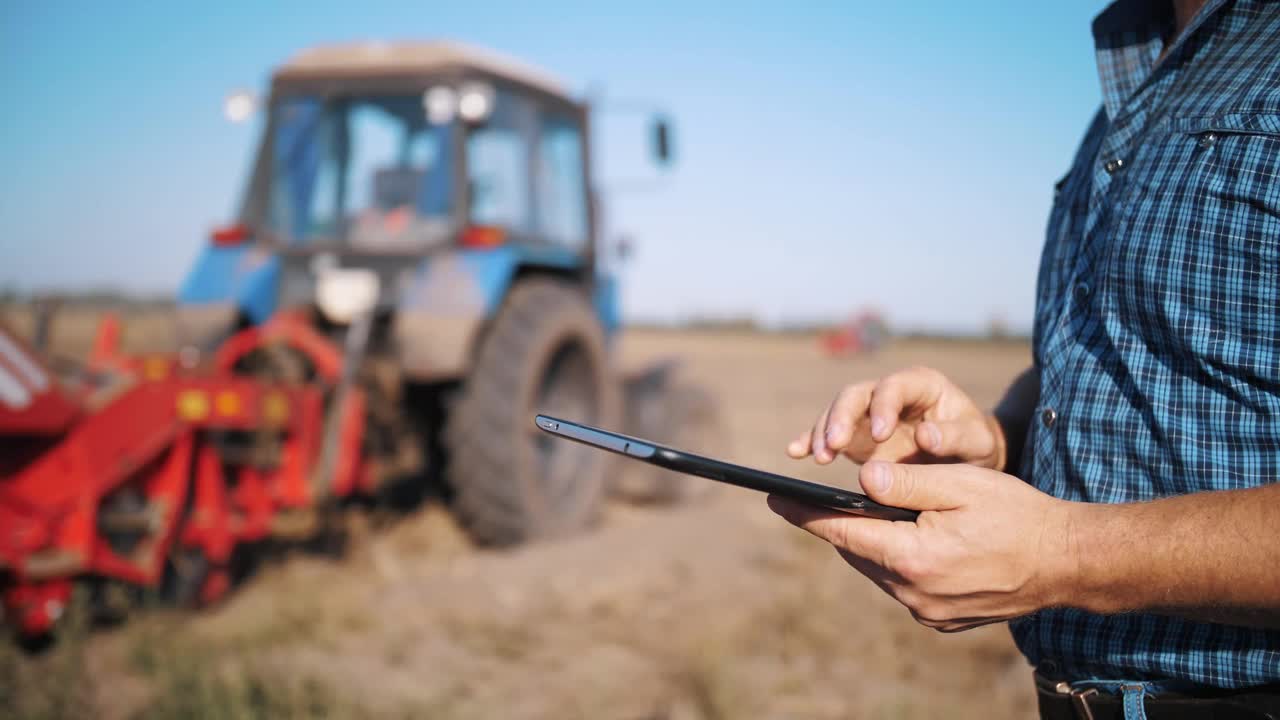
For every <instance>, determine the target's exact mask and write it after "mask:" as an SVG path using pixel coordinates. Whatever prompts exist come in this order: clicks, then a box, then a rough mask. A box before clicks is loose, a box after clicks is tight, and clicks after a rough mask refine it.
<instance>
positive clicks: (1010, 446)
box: [991, 366, 1040, 475]
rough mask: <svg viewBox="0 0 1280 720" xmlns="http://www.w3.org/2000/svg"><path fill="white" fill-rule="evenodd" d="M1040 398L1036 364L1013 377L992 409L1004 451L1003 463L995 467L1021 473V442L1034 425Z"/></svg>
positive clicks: (1010, 472) (1002, 453) (1011, 472)
mask: <svg viewBox="0 0 1280 720" xmlns="http://www.w3.org/2000/svg"><path fill="white" fill-rule="evenodd" d="M1039 402H1040V373H1039V371H1038V370H1036V368H1035V367H1034V366H1033V367H1029V368H1027V369H1026V370H1024V371H1023V372H1022V374H1021V375H1019V376H1018V377H1017V378H1015V379H1014V381H1013V383H1012V384H1011V385H1009V389H1008V390H1006V391H1005V393H1004V397H1003V398H1001V399H1000V402H999V403H997V404H996V407H995V410H993V411H992V413H991V414H992V417H993V418H994V420H995V425H996V426H995V427H994V428H992V429H993V430H998V431H999V434H998V437H999V441H998V442H999V443H1000V445H1001V447H1002V448H1003V452H1001V453H999V454H1000V457H1001V459H1002V463H1001V466H1000V467H997V468H995V469H996V470H1001V471H1003V472H1007V473H1009V474H1011V475H1016V474H1017V473H1018V469H1019V467H1020V465H1021V461H1022V446H1023V443H1024V442H1025V441H1026V439H1027V428H1028V427H1029V426H1030V425H1031V418H1032V416H1033V415H1034V414H1035V411H1036V404H1037V403H1039Z"/></svg>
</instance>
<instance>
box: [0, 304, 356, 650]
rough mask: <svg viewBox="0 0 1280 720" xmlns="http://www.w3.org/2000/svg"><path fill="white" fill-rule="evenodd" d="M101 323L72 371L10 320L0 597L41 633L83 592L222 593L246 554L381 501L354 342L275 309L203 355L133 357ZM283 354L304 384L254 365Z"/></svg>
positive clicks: (2, 407)
mask: <svg viewBox="0 0 1280 720" xmlns="http://www.w3.org/2000/svg"><path fill="white" fill-rule="evenodd" d="M118 337H119V327H118V324H117V323H116V322H115V321H114V320H113V319H111V318H108V319H106V320H105V321H104V322H103V324H102V325H101V326H100V328H99V334H98V337H97V339H96V342H95V344H94V349H93V351H92V353H91V354H90V356H89V359H88V361H87V363H85V365H84V366H83V367H81V368H80V369H79V372H77V373H74V374H73V375H72V376H70V377H59V376H57V375H55V373H54V372H52V371H51V370H50V367H49V364H48V363H46V362H45V361H44V359H43V358H42V356H41V354H40V353H38V352H36V351H34V350H33V349H32V348H31V347H30V346H29V345H27V344H26V343H24V342H23V341H22V340H21V339H20V338H19V337H18V336H17V335H16V334H14V333H13V332H10V331H9V330H7V329H6V328H4V327H3V326H0V593H2V594H3V607H4V619H5V623H6V624H7V625H10V626H11V627H13V628H14V629H16V630H17V632H18V633H19V634H20V635H21V636H24V637H27V638H35V637H40V636H42V635H45V634H47V633H49V632H50V631H51V629H52V628H53V626H54V625H55V623H56V622H57V620H58V618H59V617H60V616H61V615H62V614H63V613H64V611H65V609H66V607H67V605H68V602H69V600H70V597H71V594H72V589H73V585H74V584H75V583H77V582H84V583H88V584H91V585H92V586H94V587H97V588H101V587H104V586H117V587H123V588H126V589H128V590H129V591H130V592H133V593H138V592H143V591H147V590H152V591H156V592H158V593H159V592H163V593H164V594H165V595H166V596H168V597H170V598H172V599H174V600H176V601H178V602H181V603H184V604H197V605H198V604H206V603H211V602H214V601H216V600H217V599H218V598H219V597H221V596H222V595H223V594H224V593H226V592H227V590H228V588H229V587H230V584H231V579H232V573H231V567H232V558H233V553H234V552H235V551H236V549H237V548H242V547H248V546H251V544H253V543H257V542H260V541H264V540H268V539H273V538H282V537H283V538H291V539H296V538H298V537H300V536H306V535H310V534H314V533H315V532H317V531H318V530H319V529H320V528H321V526H322V525H323V522H324V517H325V511H326V509H327V508H329V507H332V506H333V505H334V504H335V503H336V502H338V501H339V500H341V499H343V498H346V497H351V496H355V495H361V494H369V493H372V492H373V490H374V488H373V487H372V485H373V479H372V478H373V474H372V473H370V472H369V471H368V468H367V467H366V463H365V462H364V461H363V459H362V453H361V444H362V441H363V436H364V430H365V427H364V425H365V417H366V413H365V409H364V394H363V392H362V391H361V390H360V388H358V387H354V386H352V384H351V382H350V378H349V377H345V376H344V374H343V367H344V361H345V358H344V352H343V350H342V349H340V348H339V347H337V346H336V345H335V344H333V343H332V342H331V341H330V340H329V339H327V338H325V337H324V336H322V335H320V334H319V333H318V332H317V331H315V330H314V329H313V328H312V327H310V326H309V325H308V324H307V323H306V322H305V321H304V320H301V319H299V318H296V317H292V316H289V315H287V314H281V315H279V316H277V317H276V318H274V319H272V320H271V321H270V322H268V323H266V324H264V325H262V326H258V327H253V328H248V329H245V330H242V331H241V332H239V333H237V334H234V335H232V336H230V337H229V338H228V339H227V340H226V341H224V342H223V343H221V345H220V346H219V347H218V348H217V350H216V352H213V353H212V354H210V355H209V356H208V357H207V358H205V359H200V358H196V357H193V356H192V355H191V354H190V353H188V354H186V355H183V354H168V355H143V356H126V355H122V354H120V353H119V352H118V347H117V346H118ZM282 353H283V354H287V355H288V356H289V357H291V358H292V359H293V360H294V361H295V364H298V365H301V366H305V368H306V371H307V373H308V376H307V378H306V380H305V382H303V381H300V380H298V379H297V378H289V377H287V376H286V377H279V374H278V373H277V374H276V375H275V376H272V375H270V374H263V373H261V372H256V371H255V370H254V368H256V367H259V366H260V365H261V363H258V362H253V360H255V359H257V358H261V357H270V356H273V355H279V354H282Z"/></svg>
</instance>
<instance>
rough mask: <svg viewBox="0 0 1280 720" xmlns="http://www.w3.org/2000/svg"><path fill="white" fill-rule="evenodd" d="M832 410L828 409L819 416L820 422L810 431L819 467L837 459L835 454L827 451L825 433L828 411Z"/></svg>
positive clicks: (814, 457)
mask: <svg viewBox="0 0 1280 720" xmlns="http://www.w3.org/2000/svg"><path fill="white" fill-rule="evenodd" d="M830 409H831V408H829V407H828V408H827V410H823V411H822V414H821V415H819V416H818V420H817V421H816V422H814V423H813V429H812V430H810V431H809V437H810V439H811V440H812V447H813V459H814V460H816V461H817V462H818V464H819V465H826V464H827V463H829V462H831V461H832V460H834V459H835V458H836V456H835V454H834V453H832V452H831V451H830V450H829V449H827V439H826V435H825V434H824V433H823V429H824V428H826V426H827V411H828V410H830Z"/></svg>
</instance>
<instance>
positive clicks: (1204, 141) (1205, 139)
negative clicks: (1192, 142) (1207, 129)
mask: <svg viewBox="0 0 1280 720" xmlns="http://www.w3.org/2000/svg"><path fill="white" fill-rule="evenodd" d="M1216 142H1218V136H1217V134H1215V133H1205V134H1204V135H1201V136H1200V147H1202V148H1211V147H1213V144H1214V143H1216Z"/></svg>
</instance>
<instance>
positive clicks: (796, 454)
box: [787, 428, 813, 460]
mask: <svg viewBox="0 0 1280 720" xmlns="http://www.w3.org/2000/svg"><path fill="white" fill-rule="evenodd" d="M812 445H813V428H809V429H808V430H805V431H804V432H803V433H800V437H798V438H796V439H795V440H792V441H791V444H790V445H788V446H787V454H788V455H790V456H791V457H793V458H795V459H797V460H799V459H801V458H805V457H808V456H809V449H810V448H811V447H812Z"/></svg>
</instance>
